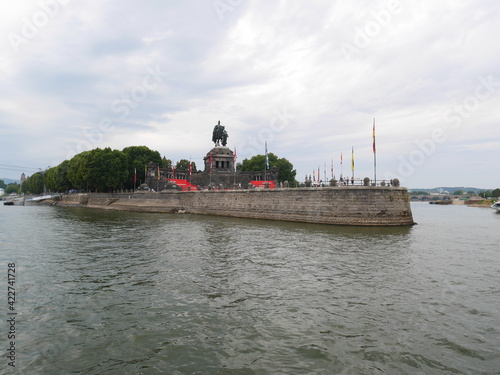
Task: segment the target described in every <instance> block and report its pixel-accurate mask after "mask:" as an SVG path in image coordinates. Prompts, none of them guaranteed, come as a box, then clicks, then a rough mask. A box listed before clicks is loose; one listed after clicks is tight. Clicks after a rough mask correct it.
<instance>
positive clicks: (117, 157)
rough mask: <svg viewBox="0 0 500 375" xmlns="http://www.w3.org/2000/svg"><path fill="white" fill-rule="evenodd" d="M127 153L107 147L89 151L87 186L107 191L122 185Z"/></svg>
mask: <svg viewBox="0 0 500 375" xmlns="http://www.w3.org/2000/svg"><path fill="white" fill-rule="evenodd" d="M127 167H128V161H127V155H126V154H125V153H124V152H122V151H119V150H112V149H111V148H109V147H106V148H105V149H103V150H101V149H100V148H96V149H94V150H91V151H90V156H89V158H88V163H87V175H86V180H87V184H88V186H89V188H91V189H92V190H94V191H96V192H98V191H101V192H109V191H112V190H113V189H118V188H121V187H122V186H123V184H124V183H125V181H126V179H127V176H128V171H127Z"/></svg>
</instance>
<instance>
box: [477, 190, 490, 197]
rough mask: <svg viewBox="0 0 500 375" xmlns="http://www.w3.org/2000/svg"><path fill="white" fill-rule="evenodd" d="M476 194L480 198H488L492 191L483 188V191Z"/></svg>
mask: <svg viewBox="0 0 500 375" xmlns="http://www.w3.org/2000/svg"><path fill="white" fill-rule="evenodd" d="M478 195H479V196H480V197H482V198H488V197H491V196H492V192H491V190H484V191H481V192H479V194H478Z"/></svg>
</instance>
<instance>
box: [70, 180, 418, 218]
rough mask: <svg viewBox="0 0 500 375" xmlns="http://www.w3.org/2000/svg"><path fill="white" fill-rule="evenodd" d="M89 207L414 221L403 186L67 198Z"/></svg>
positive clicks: (234, 214)
mask: <svg viewBox="0 0 500 375" xmlns="http://www.w3.org/2000/svg"><path fill="white" fill-rule="evenodd" d="M70 201H73V204H75V202H76V201H78V203H79V204H81V205H85V206H87V207H96V208H106V209H113V210H126V211H141V212H186V213H193V214H203V215H220V216H234V217H246V218H256V219H271V220H287V221H299V222H308V223H324V224H337V225H367V226H395V225H412V224H414V222H413V217H412V212H411V207H410V200H409V196H408V192H407V190H406V189H405V188H399V187H365V186H352V187H328V188H300V189H270V190H267V189H266V190H224V191H192V192H178V191H170V192H165V193H141V194H128V195H127V194H84V195H75V196H74V197H72V196H65V197H63V199H62V203H63V204H64V203H70Z"/></svg>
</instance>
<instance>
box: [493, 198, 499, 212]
mask: <svg viewBox="0 0 500 375" xmlns="http://www.w3.org/2000/svg"><path fill="white" fill-rule="evenodd" d="M491 208H494V209H495V210H497V212H500V201H496V202H495V203H493V204H492V205H491Z"/></svg>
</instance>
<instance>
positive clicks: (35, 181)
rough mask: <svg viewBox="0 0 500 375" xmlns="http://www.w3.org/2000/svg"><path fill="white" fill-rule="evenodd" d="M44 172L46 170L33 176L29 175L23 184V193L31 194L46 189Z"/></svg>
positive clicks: (39, 192)
mask: <svg viewBox="0 0 500 375" xmlns="http://www.w3.org/2000/svg"><path fill="white" fill-rule="evenodd" d="M44 173H45V172H37V173H35V174H33V175H31V176H29V177H28V178H27V179H26V180H25V181H24V182H23V185H22V186H21V189H20V190H21V191H22V192H23V193H29V194H41V193H43V191H44V190H45V181H44Z"/></svg>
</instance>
